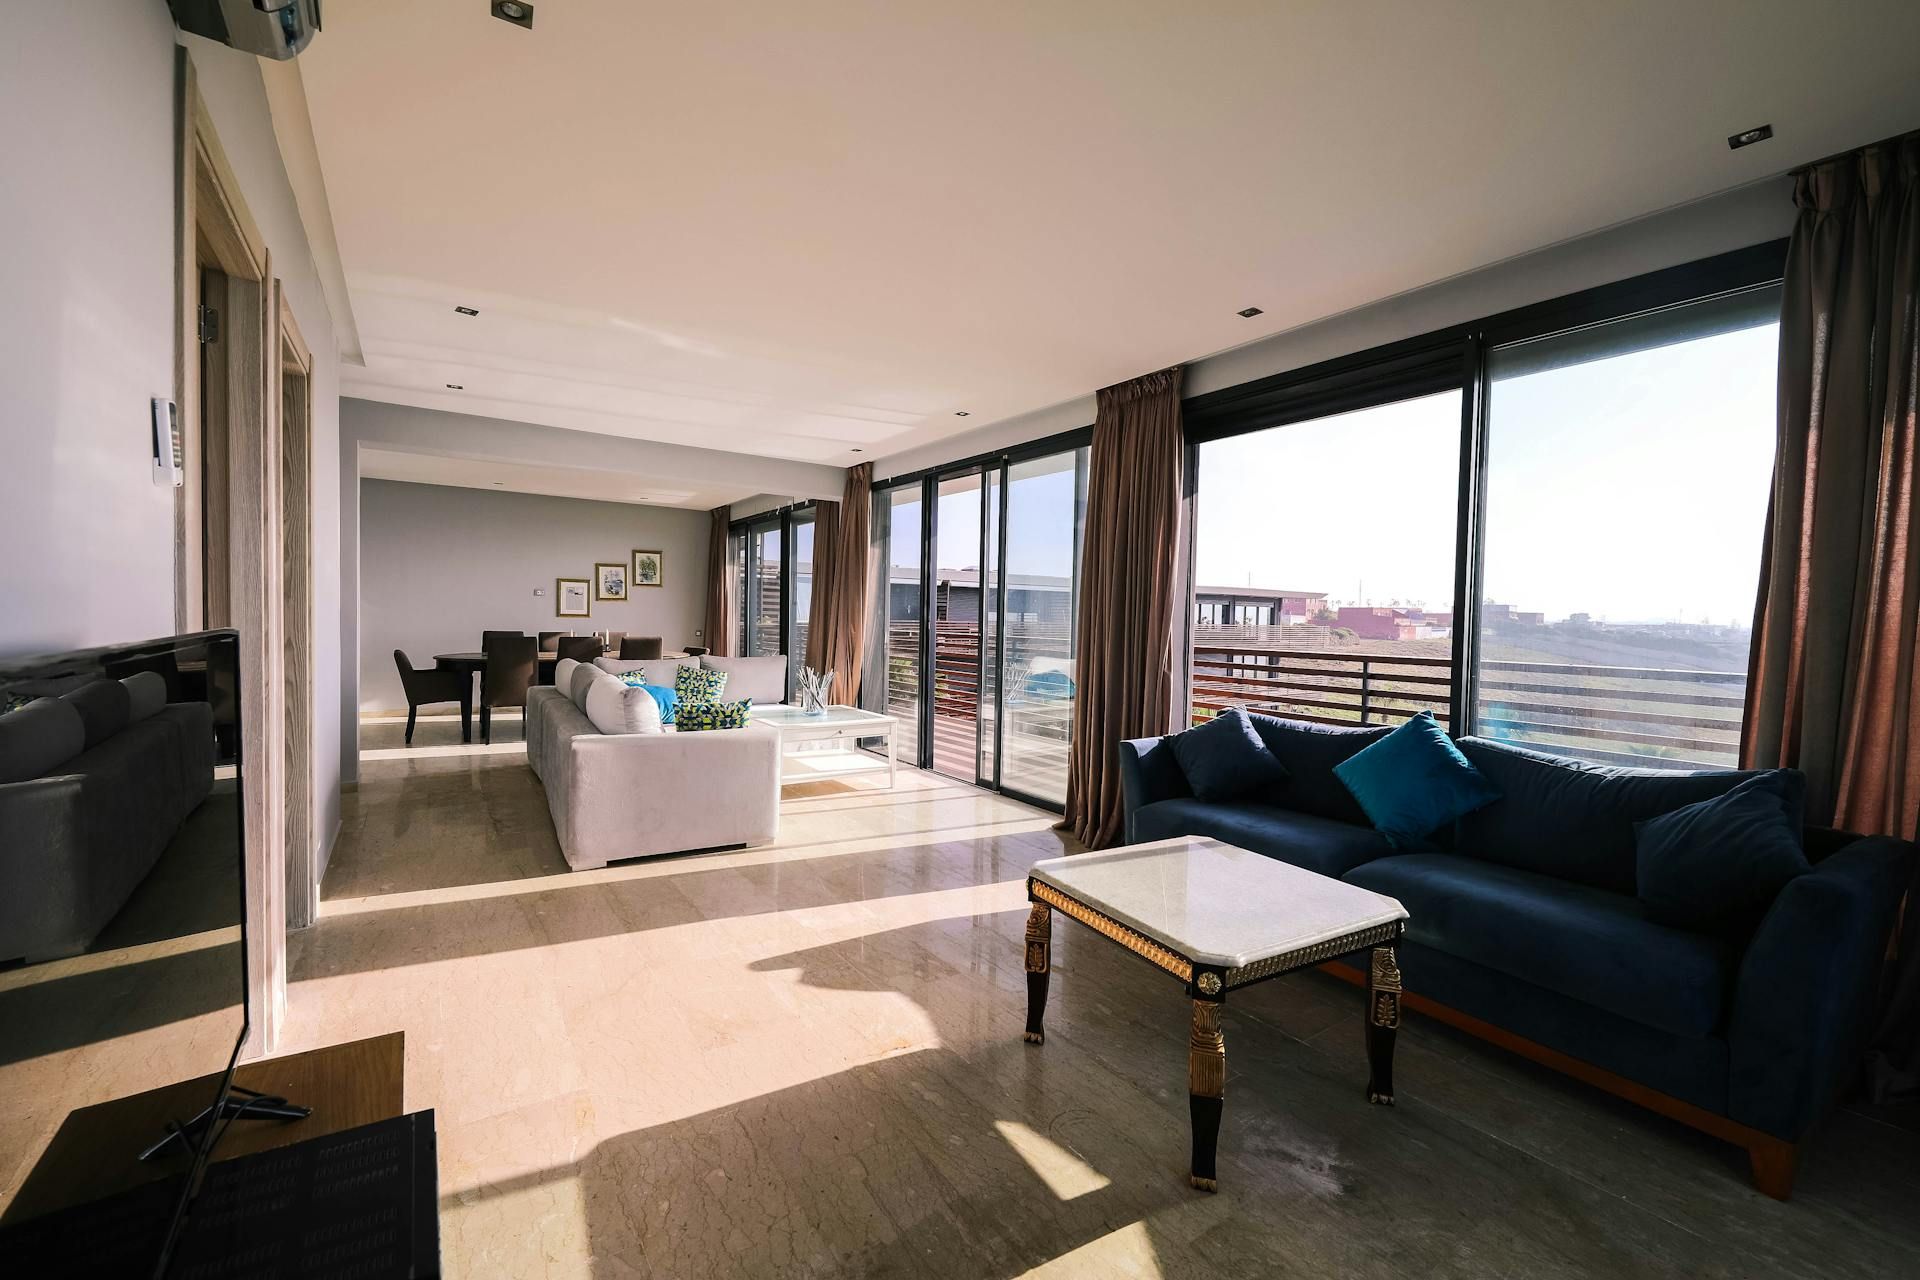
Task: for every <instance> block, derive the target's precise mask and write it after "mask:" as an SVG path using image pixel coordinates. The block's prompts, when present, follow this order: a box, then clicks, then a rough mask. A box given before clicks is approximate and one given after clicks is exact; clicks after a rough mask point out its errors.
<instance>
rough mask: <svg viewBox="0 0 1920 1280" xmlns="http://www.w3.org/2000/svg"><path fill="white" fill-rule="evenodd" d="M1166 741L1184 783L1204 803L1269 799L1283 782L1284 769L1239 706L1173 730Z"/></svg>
mask: <svg viewBox="0 0 1920 1280" xmlns="http://www.w3.org/2000/svg"><path fill="white" fill-rule="evenodd" d="M1171 742H1172V745H1173V756H1174V759H1176V760H1178V761H1179V762H1180V772H1182V773H1184V774H1186V775H1187V785H1188V786H1189V787H1191V788H1193V794H1194V795H1196V796H1199V797H1200V798H1201V799H1202V800H1205V801H1208V802H1209V803H1216V804H1217V803H1219V802H1221V801H1226V800H1247V799H1255V798H1260V799H1271V798H1272V797H1273V795H1274V793H1275V792H1277V791H1278V790H1279V788H1280V786H1281V785H1282V784H1283V783H1285V782H1286V780H1287V771H1286V770H1285V769H1283V768H1281V767H1280V762H1279V761H1278V760H1276V759H1274V756H1273V752H1271V751H1269V750H1267V744H1266V743H1265V742H1263V741H1261V738H1260V735H1259V734H1257V733H1255V732H1254V731H1253V724H1252V722H1251V721H1250V720H1249V719H1248V718H1247V713H1246V712H1245V711H1243V710H1241V709H1240V708H1239V707H1228V708H1227V709H1226V710H1225V711H1222V712H1221V713H1220V714H1219V715H1217V716H1215V717H1213V719H1211V720H1208V721H1207V722H1205V723H1204V724H1201V725H1197V726H1195V727H1194V728H1192V729H1188V730H1186V731H1185V732H1184V733H1176V734H1174V735H1173V737H1172V739H1171Z"/></svg>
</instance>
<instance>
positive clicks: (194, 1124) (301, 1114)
mask: <svg viewBox="0 0 1920 1280" xmlns="http://www.w3.org/2000/svg"><path fill="white" fill-rule="evenodd" d="M312 1114H313V1108H312V1107H303V1106H301V1105H300V1104H299V1103H297V1102H288V1101H287V1100H286V1099H285V1098H281V1097H277V1096H271V1095H268V1094H264V1093H257V1092H255V1091H254V1090H252V1089H243V1088H241V1087H240V1086H239V1085H237V1084H236V1085H232V1086H230V1087H229V1088H228V1090H227V1096H226V1097H225V1098H222V1099H221V1100H220V1106H219V1108H218V1110H217V1112H216V1109H215V1108H213V1107H203V1108H201V1110H200V1114H199V1115H197V1116H195V1117H194V1118H193V1119H191V1120H189V1121H187V1122H186V1123H185V1124H181V1123H180V1122H179V1121H177V1120H169V1121H167V1134H166V1136H165V1137H163V1138H161V1139H160V1141H158V1142H156V1143H154V1144H153V1145H152V1146H150V1147H148V1148H147V1149H146V1150H145V1151H142V1152H141V1153H140V1158H141V1159H142V1160H152V1159H154V1158H155V1157H157V1156H160V1155H163V1154H165V1153H166V1151H167V1149H168V1148H170V1147H172V1146H173V1144H174V1143H176V1142H181V1143H185V1144H186V1149H187V1150H188V1151H193V1150H195V1149H197V1148H198V1147H199V1145H200V1138H201V1135H202V1134H204V1133H205V1132H206V1131H207V1130H208V1129H209V1128H211V1127H212V1126H214V1125H216V1124H225V1123H229V1122H231V1121H234V1120H305V1119H306V1118H307V1117H308V1116H310V1115H312ZM214 1140H215V1141H216V1142H217V1141H219V1139H218V1138H216V1139H214Z"/></svg>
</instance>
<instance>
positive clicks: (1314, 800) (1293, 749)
mask: <svg viewBox="0 0 1920 1280" xmlns="http://www.w3.org/2000/svg"><path fill="white" fill-rule="evenodd" d="M1248 719H1250V720H1252V721H1253V730H1254V732H1255V733H1257V734H1259V735H1260V739H1261V741H1263V742H1265V743H1266V744H1267V750H1269V751H1271V752H1273V756H1274V759H1276V760H1278V761H1279V762H1280V767H1281V768H1283V769H1285V770H1286V771H1287V781H1286V783H1285V785H1283V786H1282V787H1281V788H1280V790H1279V791H1278V792H1276V793H1275V794H1274V795H1273V797H1272V800H1273V802H1274V803H1275V804H1281V805H1285V806H1286V807H1287V808H1289V809H1297V810H1299V811H1300V812H1301V813H1311V814H1317V815H1318V816H1320V817H1322V818H1334V819H1337V820H1338V821H1341V822H1351V823H1353V824H1354V825H1355V826H1366V825H1367V815H1366V813H1365V812H1364V811H1363V810H1362V809H1361V808H1360V805H1359V803H1358V802H1357V801H1355V800H1354V798H1353V794H1352V793H1351V792H1350V791H1348V790H1347V789H1346V788H1345V787H1344V786H1342V785H1340V779H1338V778H1336V777H1334V776H1333V770H1334V767H1335V766H1336V765H1338V764H1339V763H1340V762H1341V761H1343V760H1345V759H1347V758H1348V757H1349V756H1352V755H1353V754H1354V753H1356V752H1358V751H1360V750H1361V749H1363V748H1365V747H1368V746H1371V745H1372V744H1374V743H1376V742H1378V741H1380V739H1382V738H1384V737H1386V736H1387V735H1388V734H1389V733H1392V732H1393V727H1392V726H1391V725H1374V726H1372V727H1369V728H1358V727H1355V728H1352V729H1342V728H1336V727H1334V726H1333V725H1326V724H1309V723H1307V722H1306V721H1304V720H1283V719H1281V718H1280V717H1279V716H1269V715H1262V714H1260V713H1259V712H1257V711H1256V712H1254V713H1253V714H1252V715H1250V716H1249V717H1248Z"/></svg>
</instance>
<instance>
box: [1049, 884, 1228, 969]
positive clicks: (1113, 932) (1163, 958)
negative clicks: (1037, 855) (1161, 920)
mask: <svg viewBox="0 0 1920 1280" xmlns="http://www.w3.org/2000/svg"><path fill="white" fill-rule="evenodd" d="M1027 893H1028V896H1030V897H1033V898H1037V899H1039V900H1040V901H1041V902H1044V903H1046V904H1047V905H1048V906H1050V907H1053V908H1054V909H1055V910H1057V911H1062V912H1065V913H1066V914H1067V915H1069V916H1072V917H1073V918H1074V919H1075V920H1078V921H1079V922H1080V923H1081V924H1084V925H1086V926H1087V927H1088V928H1089V929H1092V930H1093V931H1094V932H1095V933H1101V934H1105V935H1106V936H1107V937H1109V938H1111V939H1112V940H1113V941H1115V942H1117V943H1119V944H1120V945H1121V946H1123V947H1125V948H1126V949H1127V950H1129V951H1131V952H1133V953H1134V954H1135V955H1137V956H1141V957H1143V958H1144V959H1146V960H1147V961H1149V962H1150V963H1152V964H1153V965H1155V966H1156V967H1158V968H1160V969H1164V970H1165V971H1166V972H1168V973H1170V974H1172V975H1173V976H1174V977H1176V978H1178V979H1180V981H1182V982H1191V981H1193V962H1192V961H1190V960H1188V959H1187V958H1186V957H1185V956H1183V955H1181V954H1180V953H1179V952H1177V951H1171V950H1169V949H1168V948H1166V947H1163V946H1161V945H1160V944H1159V943H1157V942H1155V941H1154V940H1153V939H1152V938H1149V937H1148V936H1147V935H1146V934H1144V933H1141V932H1140V931H1139V930H1138V929H1134V928H1131V927H1129V926H1127V925H1124V924H1121V923H1120V922H1119V921H1118V920H1115V919H1114V918H1113V917H1112V916H1107V915H1102V914H1101V913H1100V912H1098V911H1095V910H1094V909H1093V908H1092V907H1090V906H1088V905H1086V904H1085V903H1084V902H1080V901H1077V900H1075V899H1073V898H1069V897H1068V896H1067V895H1066V894H1064V893H1062V892H1061V891H1060V890H1058V889H1056V888H1054V887H1053V886H1052V885H1050V884H1048V883H1047V882H1046V881H1044V880H1029V881H1028V882H1027Z"/></svg>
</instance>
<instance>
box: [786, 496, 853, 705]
mask: <svg viewBox="0 0 1920 1280" xmlns="http://www.w3.org/2000/svg"><path fill="white" fill-rule="evenodd" d="M814 521H815V517H814V512H813V508H812V507H802V508H801V509H800V510H798V511H795V512H794V513H793V515H792V516H791V517H789V519H788V526H787V527H788V530H789V536H790V537H791V539H792V543H793V587H792V590H791V591H789V592H788V594H787V603H788V607H789V608H790V609H791V610H792V611H793V612H792V616H791V618H790V620H789V623H788V627H787V667H788V669H789V670H790V671H791V672H792V673H793V680H794V682H793V683H791V684H790V687H791V688H793V689H794V690H796V691H797V690H798V689H799V687H800V686H799V684H798V683H797V680H798V677H799V675H800V671H801V669H802V668H804V667H805V666H806V665H807V629H808V627H809V625H810V624H811V623H812V621H813V530H814ZM839 693H840V690H837V689H835V690H829V691H828V695H827V696H828V697H830V698H833V697H835V696H836V695H838V694H839Z"/></svg>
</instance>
